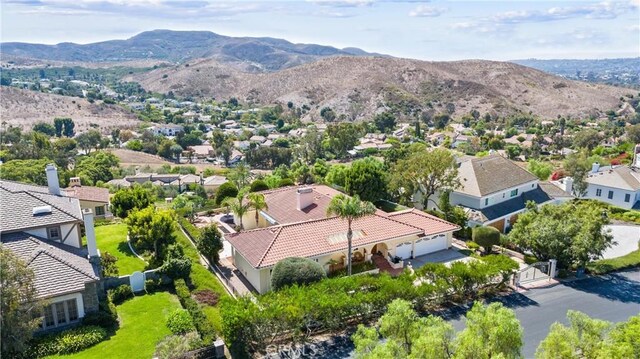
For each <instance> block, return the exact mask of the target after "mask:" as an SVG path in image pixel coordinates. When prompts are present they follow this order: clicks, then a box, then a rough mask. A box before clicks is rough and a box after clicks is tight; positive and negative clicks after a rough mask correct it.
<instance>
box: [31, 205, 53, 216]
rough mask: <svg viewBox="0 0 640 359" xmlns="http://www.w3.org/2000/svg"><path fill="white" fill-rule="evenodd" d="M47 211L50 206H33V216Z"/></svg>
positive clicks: (49, 209)
mask: <svg viewBox="0 0 640 359" xmlns="http://www.w3.org/2000/svg"><path fill="white" fill-rule="evenodd" d="M48 213H51V206H40V207H33V215H34V216H39V215H42V214H48Z"/></svg>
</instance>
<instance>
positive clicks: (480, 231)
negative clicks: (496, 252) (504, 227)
mask: <svg viewBox="0 0 640 359" xmlns="http://www.w3.org/2000/svg"><path fill="white" fill-rule="evenodd" d="M471 239H472V240H473V241H474V242H476V243H478V245H479V246H481V247H482V248H484V251H485V253H491V247H493V246H497V245H499V244H500V231H499V230H498V229H496V228H494V227H490V226H487V227H474V228H473V230H472V232H471Z"/></svg>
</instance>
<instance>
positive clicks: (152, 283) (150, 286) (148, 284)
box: [144, 279, 162, 293]
mask: <svg viewBox="0 0 640 359" xmlns="http://www.w3.org/2000/svg"><path fill="white" fill-rule="evenodd" d="M160 286H162V281H161V280H160V279H147V280H145V281H144V288H145V290H146V291H147V293H153V292H155V291H157V290H158V289H159V288H160Z"/></svg>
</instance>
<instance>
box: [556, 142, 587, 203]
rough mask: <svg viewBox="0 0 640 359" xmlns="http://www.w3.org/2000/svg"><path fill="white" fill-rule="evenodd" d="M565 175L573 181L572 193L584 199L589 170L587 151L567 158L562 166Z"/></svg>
mask: <svg viewBox="0 0 640 359" xmlns="http://www.w3.org/2000/svg"><path fill="white" fill-rule="evenodd" d="M563 167H564V170H565V171H566V173H567V174H568V175H569V176H570V177H571V178H572V179H573V189H572V192H573V194H574V195H575V196H576V197H584V196H585V195H586V194H587V187H588V186H589V184H588V183H587V182H586V178H587V175H588V174H589V171H590V170H591V164H590V163H589V159H588V157H587V150H581V151H578V152H576V153H572V154H570V155H569V156H567V159H566V160H565V161H564V164H563Z"/></svg>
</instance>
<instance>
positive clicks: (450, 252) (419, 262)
mask: <svg viewBox="0 0 640 359" xmlns="http://www.w3.org/2000/svg"><path fill="white" fill-rule="evenodd" d="M469 260H473V258H471V257H469V256H467V255H465V254H463V253H460V252H459V251H458V250H456V249H455V248H450V249H445V250H442V251H438V252H434V253H429V254H425V255H423V256H418V257H415V258H412V259H407V260H405V261H404V264H405V266H407V265H408V264H411V265H412V266H413V269H418V268H420V267H422V266H423V265H425V264H426V263H444V264H447V263H453V262H457V261H462V262H467V261H469Z"/></svg>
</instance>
